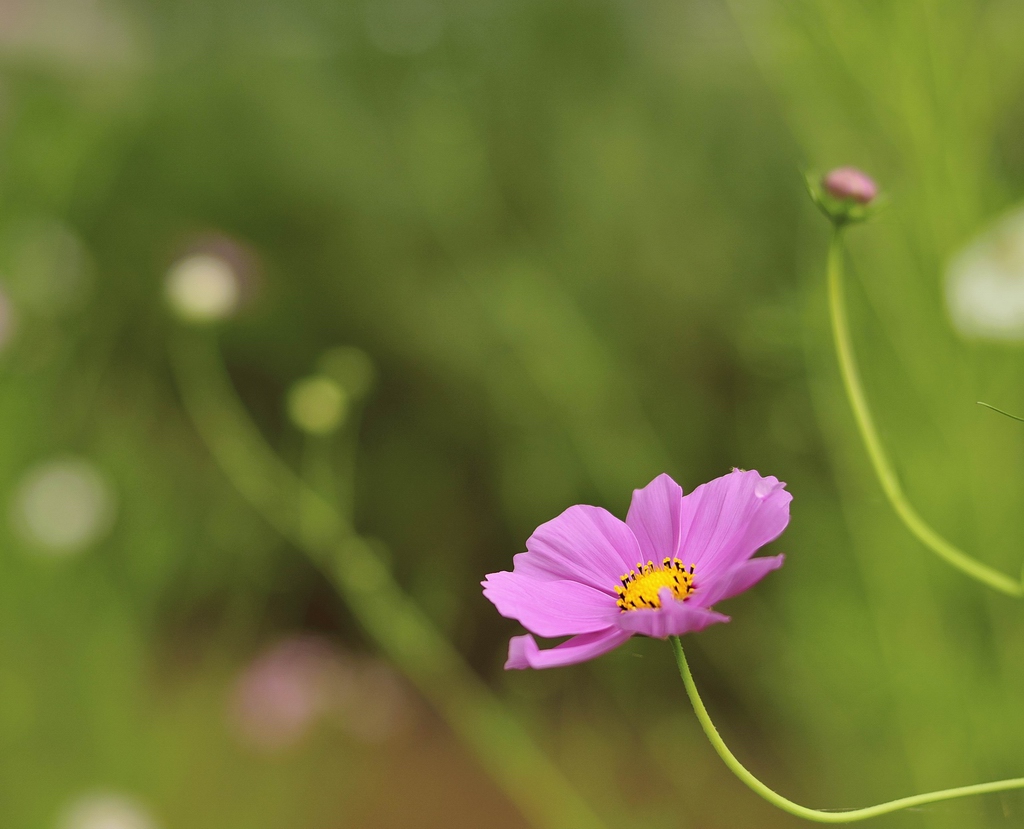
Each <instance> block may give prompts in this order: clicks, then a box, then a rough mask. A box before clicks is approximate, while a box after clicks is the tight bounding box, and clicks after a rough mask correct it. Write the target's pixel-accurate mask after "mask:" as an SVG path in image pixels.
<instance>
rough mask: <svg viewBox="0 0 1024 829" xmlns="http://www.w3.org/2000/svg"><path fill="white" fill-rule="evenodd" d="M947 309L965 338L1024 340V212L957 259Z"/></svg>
mask: <svg viewBox="0 0 1024 829" xmlns="http://www.w3.org/2000/svg"><path fill="white" fill-rule="evenodd" d="M946 306H947V308H948V309H949V316H950V319H952V321H953V327H954V328H956V330H957V332H958V333H960V334H961V335H962V336H964V337H968V338H972V339H986V340H1003V341H1005V342H1020V341H1022V340H1024V208H1022V209H1017V210H1015V211H1014V212H1012V213H1010V214H1009V215H1007V216H1005V217H1003V218H1002V219H999V220H998V221H997V222H995V223H994V224H993V225H991V226H990V227H988V228H987V229H985V230H983V231H982V232H981V233H980V234H978V235H977V236H976V237H975V238H974V239H972V240H970V241H969V242H968V243H967V245H966V246H965V247H964V248H962V249H961V250H960V251H959V252H958V253H957V254H956V255H954V257H953V259H952V261H950V263H949V267H948V268H947V271H946Z"/></svg>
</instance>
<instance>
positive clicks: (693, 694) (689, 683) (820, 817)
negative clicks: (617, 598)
mask: <svg viewBox="0 0 1024 829" xmlns="http://www.w3.org/2000/svg"><path fill="white" fill-rule="evenodd" d="M672 648H673V650H674V651H675V655H676V664H678V666H679V675H680V676H681V677H682V678H683V685H684V686H686V695H687V696H688V697H689V698H690V703H691V704H692V705H693V712H694V713H695V714H696V715H697V719H698V720H699V721H700V725H701V728H703V729H704V733H705V734H706V735H707V738H708V740H710V741H711V745H712V746H713V747H714V749H715V751H716V752H718V756H719V757H721V758H722V760H723V761H724V762H725V764H726V765H727V766H728V767H729V770H730V771H731V772H732V773H733V774H735V775H736V776H737V777H738V778H739V779H740V780H741V781H743V782H744V783H745V784H746V785H747V786H748V787H749V788H751V789H752V790H753V791H754V792H755V793H756V794H759V795H760V796H761V797H763V798H764V799H765V800H767V801H768V802H769V803H771V804H772V805H773V806H777V807H778V808H780V809H782V810H783V811H784V812H788V813H789V814H791V815H795V816H796V817H799V818H804V819H805V820H811V821H814V822H816V823H854V822H855V821H858V820H867V819H868V818H873V817H879V816H880V815H887V814H889V813H890V812H899V811H901V810H902V809H910V808H913V807H914V806H925V805H927V804H929V803H938V802H939V801H942V800H955V799H956V798H959V797H970V796H972V795H978V794H991V793H992V792H1005V791H1009V790H1011V789H1024V777H1015V778H1013V779H1010V780H996V781H995V782H992V783H978V784H976V785H974V786H960V787H958V788H955V789H942V790H941V791H937V792H927V793H926V794H915V795H911V796H910V797H901V798H899V799H897V800H890V801H888V802H887V803H879V804H878V805H877V806H866V807H865V808H863V809H849V810H845V811H838V810H837V811H827V810H824V809H810V808H808V807H807V806H801V805H800V804H799V803H794V802H793V801H792V800H789V799H788V798H785V797H783V796H782V795H781V794H779V793H778V792H776V791H774V790H773V789H770V788H768V787H767V786H766V785H765V784H764V783H762V782H761V781H760V780H758V779H757V778H756V777H754V775H753V774H751V772H749V771H748V770H747V769H746V768H745V767H744V766H743V764H742V763H740V761H739V760H737V759H736V755H734V754H733V753H732V752H731V751H730V750H729V747H728V746H727V745H726V744H725V740H723V739H722V735H721V734H719V733H718V729H717V728H715V724H714V723H713V722H712V721H711V715H710V714H708V709H707V708H705V707H704V702H703V700H701V698H700V694H699V693H698V692H697V686H696V684H695V683H694V681H693V674H692V673H690V666H689V665H688V664H687V662H686V655H685V654H684V653H683V645H682V643H681V642H680V641H679V637H678V636H673V637H672Z"/></svg>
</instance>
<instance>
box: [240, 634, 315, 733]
mask: <svg viewBox="0 0 1024 829" xmlns="http://www.w3.org/2000/svg"><path fill="white" fill-rule="evenodd" d="M333 660H334V654H333V653H332V652H331V648H330V646H329V645H328V644H327V643H326V642H324V641H323V640H321V639H318V638H315V637H296V638H293V639H286V640H284V641H282V642H279V643H278V644H276V645H274V646H272V647H271V648H270V649H269V650H267V651H264V652H263V653H262V654H261V655H260V656H258V657H257V658H256V659H255V660H254V661H253V662H252V663H251V664H250V665H249V667H248V668H246V669H245V671H244V672H243V673H242V675H241V677H240V678H239V680H238V682H237V684H236V686H235V694H234V698H233V701H232V712H233V714H234V720H235V723H236V725H237V726H238V729H239V731H240V733H241V736H242V737H243V738H244V739H245V740H246V741H247V742H249V743H251V744H252V745H254V746H255V747H257V748H261V749H265V750H271V751H272V750H277V749H282V748H286V747H287V746H290V745H292V744H294V743H296V742H298V741H299V740H300V739H301V738H302V737H303V735H304V734H305V733H306V731H307V729H308V728H309V727H310V725H311V724H312V723H313V722H314V720H316V719H317V718H318V717H319V716H320V715H321V714H322V713H323V711H324V708H325V705H326V696H327V691H328V689H327V682H326V676H327V673H328V670H329V669H330V667H332V665H333Z"/></svg>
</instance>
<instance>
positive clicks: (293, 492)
mask: <svg viewBox="0 0 1024 829" xmlns="http://www.w3.org/2000/svg"><path fill="white" fill-rule="evenodd" d="M171 358H172V364H173V368H174V372H175V376H176V379H177V383H178V388H179V391H180V393H181V396H182V400H183V402H184V405H185V408H186V410H187V412H188V414H189V416H190V417H191V419H192V421H193V423H194V425H195V427H196V429H197V431H198V432H199V434H200V436H201V437H202V438H203V440H204V442H205V443H206V445H207V447H208V448H209V450H210V452H211V454H212V455H213V457H214V459H215V460H216V461H217V463H218V464H219V466H220V467H221V469H222V470H223V471H224V473H225V474H226V475H227V477H228V479H229V480H230V481H231V483H232V484H233V485H234V486H235V487H236V489H238V491H239V492H240V493H241V494H242V495H243V496H244V497H245V498H246V499H247V500H248V501H249V502H250V503H251V504H252V505H253V506H254V507H255V508H256V509H257V510H258V511H259V512H260V513H261V514H262V515H263V516H264V518H265V519H266V520H267V522H268V523H270V524H271V525H272V526H273V527H274V528H275V529H277V531H278V532H280V533H281V534H282V535H283V536H285V537H286V538H288V539H289V540H291V541H292V542H293V543H295V544H296V545H297V546H298V547H300V548H301V549H302V550H304V551H305V552H306V553H307V555H309V557H310V558H311V559H312V560H313V562H314V563H315V564H316V565H317V566H318V567H319V568H320V569H321V570H322V571H323V572H324V573H325V574H326V575H327V577H328V578H330V579H331V581H332V582H333V583H334V584H335V586H336V587H337V589H338V591H339V593H340V594H341V595H342V597H343V598H344V600H345V601H346V603H347V605H348V606H349V608H350V609H351V611H352V613H353V614H354V615H355V617H356V618H357V619H358V620H359V622H360V623H361V624H362V626H363V628H364V629H365V630H366V632H367V633H368V634H369V635H370V637H371V638H372V640H373V641H374V642H375V643H376V644H377V646H378V647H379V648H380V650H381V651H382V652H383V653H384V654H385V655H386V656H387V657H388V658H389V659H390V660H391V661H392V662H393V663H394V664H395V665H396V666H397V667H398V668H399V669H400V670H402V672H403V673H404V674H405V675H406V676H407V677H408V678H409V679H410V680H411V681H412V682H413V683H414V684H415V685H416V687H417V688H418V689H419V690H420V692H421V693H422V694H423V695H424V697H426V698H427V699H428V700H429V701H430V702H431V703H432V704H433V705H434V707H435V708H436V709H437V711H438V712H439V713H440V714H441V716H442V717H444V719H445V720H446V721H447V723H448V725H449V726H450V727H451V728H452V730H453V731H454V732H455V733H456V734H457V735H458V736H459V738H460V739H461V740H462V741H463V742H464V743H465V744H466V745H468V746H469V747H470V748H472V749H473V751H475V752H476V754H477V756H478V757H479V759H480V761H481V762H482V764H483V765H484V767H485V768H486V769H487V771H488V772H489V773H490V774H491V775H492V777H493V778H494V779H495V780H496V781H497V782H498V784H499V785H500V786H501V787H502V788H503V789H504V791H505V793H506V794H507V795H508V796H509V798H510V799H511V800H512V801H513V802H514V803H516V805H517V806H518V807H519V808H520V809H521V810H522V812H523V814H524V815H525V816H526V817H527V818H528V819H529V820H530V822H531V823H533V824H534V825H536V826H538V827H545V829H565V828H566V827H574V829H600V828H601V827H604V826H605V825H606V824H604V823H603V822H602V821H601V820H600V819H599V818H598V817H597V815H596V814H595V813H594V812H593V810H592V809H591V808H590V806H589V805H588V804H587V803H586V802H585V801H584V800H583V798H582V797H580V795H579V794H578V793H577V792H576V791H575V789H574V788H573V786H572V784H571V783H570V782H569V781H568V780H567V779H566V778H565V776H564V775H563V774H562V772H561V771H560V770H559V769H558V768H557V767H556V766H555V765H554V764H553V763H552V762H551V761H550V760H549V759H548V758H547V756H546V755H545V754H544V753H543V752H542V751H541V750H540V749H539V748H538V747H537V746H536V744H535V743H534V742H533V740H532V738H531V737H530V735H529V734H528V733H527V732H526V730H525V729H524V728H523V727H522V726H521V725H520V724H519V722H518V721H517V720H516V719H515V717H513V716H512V714H510V713H509V711H508V710H507V709H506V708H505V706H504V705H503V704H502V703H501V701H500V700H499V699H498V698H497V697H496V696H495V695H494V694H493V692H491V690H490V689H489V688H488V687H487V686H486V685H485V684H484V683H483V682H482V681H481V680H480V678H479V677H478V676H477V675H476V673H475V672H474V671H473V670H472V669H471V668H470V667H469V666H468V665H467V664H466V663H465V661H464V660H463V658H462V656H461V655H460V654H459V652H458V651H457V650H456V649H455V648H454V647H453V646H452V644H451V643H450V642H449V641H448V639H447V638H446V637H445V636H444V634H442V633H441V632H440V631H439V630H438V629H437V627H436V626H435V625H434V624H433V622H432V621H431V620H430V619H429V618H428V617H427V616H426V615H425V614H424V613H423V612H422V611H421V610H420V609H419V608H418V607H417V606H416V604H415V603H414V602H413V601H412V600H411V599H410V598H409V597H408V596H407V595H406V594H405V593H404V592H403V591H402V589H401V587H399V585H398V584H397V582H396V581H395V580H394V578H393V577H392V575H391V573H390V572H389V571H388V569H387V568H386V567H385V566H384V564H382V563H381V561H380V558H379V557H378V555H377V554H376V553H375V552H374V549H373V545H372V544H370V543H368V541H367V540H366V539H364V538H361V537H359V536H358V535H357V534H356V533H355V531H354V530H353V528H352V526H351V522H350V520H349V519H348V518H347V517H346V516H345V515H342V514H341V513H340V512H339V511H338V510H337V509H335V508H334V507H333V506H332V505H331V504H330V503H329V502H327V501H325V500H324V498H323V497H321V496H320V494H319V493H318V492H316V491H315V490H314V489H312V488H311V487H310V486H308V485H307V484H306V483H305V482H304V481H303V480H302V479H301V478H300V477H299V476H298V475H296V474H295V473H294V472H293V471H292V470H291V469H290V468H289V467H288V466H287V464H285V463H284V462H283V461H282V460H281V459H280V458H279V457H278V456H277V454H276V453H275V452H274V451H273V450H272V449H271V448H270V447H269V446H268V445H267V444H266V442H265V440H264V439H263V437H262V435H261V434H260V432H259V430H258V429H257V427H256V426H255V425H254V424H253V422H252V420H251V419H250V418H249V415H248V412H247V411H246V409H245V407H244V405H243V404H242V402H241V401H240V400H239V399H238V396H237V394H236V392H235V390H234V387H233V386H232V384H231V380H230V377H229V376H228V374H227V370H226V369H225V367H224V364H223V361H222V360H221V357H220V352H219V350H218V348H217V344H216V342H215V340H214V339H213V337H212V336H208V335H204V334H201V333H183V334H181V335H180V336H179V337H178V338H177V339H176V340H175V341H174V342H173V343H172V348H171Z"/></svg>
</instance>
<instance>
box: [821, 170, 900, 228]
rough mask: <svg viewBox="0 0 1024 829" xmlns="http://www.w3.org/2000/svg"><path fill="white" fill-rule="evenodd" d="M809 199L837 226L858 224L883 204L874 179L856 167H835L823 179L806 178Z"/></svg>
mask: <svg viewBox="0 0 1024 829" xmlns="http://www.w3.org/2000/svg"><path fill="white" fill-rule="evenodd" d="M806 180H807V190H808V192H809V193H810V194H811V199H812V200H813V201H814V203H815V204H816V205H818V208H819V209H820V210H821V212H822V213H824V214H825V215H826V216H827V217H828V218H829V220H830V221H831V222H832V223H833V224H835V225H838V226H842V225H847V224H854V223H856V222H862V221H864V220H865V219H868V218H870V217H871V216H872V215H874V213H876V212H877V211H878V210H879V209H880V208H881V207H882V206H883V204H884V199H883V198H882V197H880V196H879V191H878V185H877V184H876V183H875V181H874V179H872V178H871V176H869V175H868V174H867V173H865V172H863V171H862V170H858V169H857V168H856V167H837V168H836V169H835V170H832V171H831V172H829V173H826V174H825V175H823V176H818V175H815V174H813V173H808V174H807V175H806Z"/></svg>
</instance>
